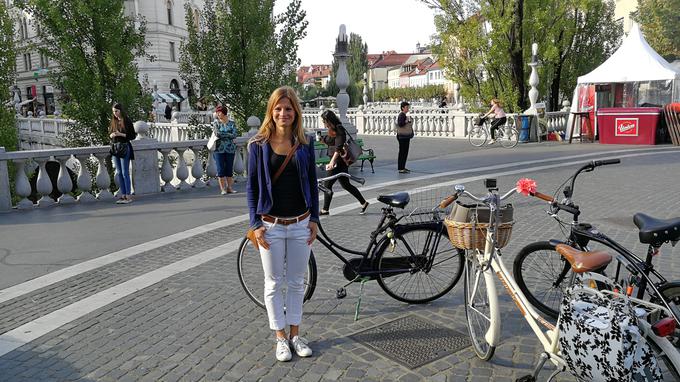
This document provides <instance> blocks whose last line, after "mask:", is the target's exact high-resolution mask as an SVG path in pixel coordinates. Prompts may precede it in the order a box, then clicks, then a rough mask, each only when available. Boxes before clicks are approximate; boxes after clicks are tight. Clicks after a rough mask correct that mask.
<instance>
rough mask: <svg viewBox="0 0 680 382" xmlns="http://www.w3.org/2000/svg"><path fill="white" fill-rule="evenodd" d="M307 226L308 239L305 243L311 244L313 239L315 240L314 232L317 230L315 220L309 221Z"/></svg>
mask: <svg viewBox="0 0 680 382" xmlns="http://www.w3.org/2000/svg"><path fill="white" fill-rule="evenodd" d="M307 227H309V239H308V240H307V245H312V243H313V242H314V240H316V233H317V232H318V231H319V226H318V225H317V224H316V222H313V221H310V222H309V225H307Z"/></svg>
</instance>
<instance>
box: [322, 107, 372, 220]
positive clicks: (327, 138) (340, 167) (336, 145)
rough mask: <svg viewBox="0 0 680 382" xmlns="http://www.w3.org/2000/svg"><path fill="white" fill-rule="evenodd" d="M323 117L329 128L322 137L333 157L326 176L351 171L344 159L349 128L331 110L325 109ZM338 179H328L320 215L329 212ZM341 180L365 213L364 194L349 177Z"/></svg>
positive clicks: (361, 212)
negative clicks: (334, 185) (346, 128)
mask: <svg viewBox="0 0 680 382" xmlns="http://www.w3.org/2000/svg"><path fill="white" fill-rule="evenodd" d="M321 119H322V120H323V124H324V126H325V127H326V129H328V134H327V135H324V136H323V138H322V139H323V142H324V143H325V144H326V145H327V146H328V156H330V157H331V160H330V162H328V164H327V165H326V176H332V175H336V174H340V173H347V172H349V166H348V165H347V163H345V161H344V160H343V159H342V155H343V148H344V145H345V142H346V141H347V130H345V128H344V127H343V126H342V122H340V119H339V118H338V116H337V115H335V113H333V111H331V110H325V111H324V112H323V113H321ZM336 180H338V179H333V180H329V181H326V184H325V186H326V188H327V189H328V190H329V192H324V195H323V208H322V209H321V210H320V211H319V215H328V214H329V209H330V207H331V200H332V199H333V184H335V181H336ZM339 181H340V186H342V188H344V189H345V190H346V191H347V192H349V193H350V194H352V196H354V197H355V198H356V200H357V201H358V202H359V204H361V210H360V211H359V214H360V215H363V214H365V213H366V209H367V208H368V202H367V201H366V199H364V197H363V195H361V192H360V191H359V190H358V189H357V188H356V187H354V185H353V184H352V183H350V181H349V179H347V178H344V177H342V178H340V179H339Z"/></svg>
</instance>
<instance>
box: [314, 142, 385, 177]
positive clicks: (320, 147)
mask: <svg viewBox="0 0 680 382" xmlns="http://www.w3.org/2000/svg"><path fill="white" fill-rule="evenodd" d="M356 142H357V144H358V145H359V147H361V155H359V158H357V162H358V161H361V171H364V162H366V161H368V162H369V163H370V164H371V172H372V173H374V174H375V169H373V161H374V160H375V158H376V156H375V152H374V151H373V149H365V148H364V140H363V139H361V138H358V139H357V140H356ZM314 151H316V153H317V155H316V165H317V166H320V165H327V164H328V163H329V162H330V161H331V158H330V157H329V156H328V146H326V144H325V143H323V142H319V141H316V142H314Z"/></svg>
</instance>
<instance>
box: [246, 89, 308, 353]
mask: <svg viewBox="0 0 680 382" xmlns="http://www.w3.org/2000/svg"><path fill="white" fill-rule="evenodd" d="M248 150H249V154H248V159H249V160H248V184H247V187H246V190H247V200H248V209H249V212H250V228H251V229H253V230H254V231H255V238H256V241H257V244H258V246H259V250H260V257H261V260H262V268H263V270H264V278H265V279H264V300H265V305H266V307H267V316H268V318H269V328H270V329H272V330H274V331H275V333H276V359H277V360H279V361H289V360H290V359H291V357H292V354H291V350H290V348H291V347H293V350H294V351H295V353H296V354H297V355H298V356H300V357H309V356H311V355H312V350H311V349H310V348H309V346H307V344H306V342H305V341H304V340H303V339H301V338H300V337H299V331H300V323H301V321H302V301H303V294H304V279H305V271H306V269H307V262H308V261H309V253H310V249H311V245H312V242H314V240H315V239H316V233H317V230H318V227H317V223H318V221H319V191H318V188H317V184H316V166H315V163H314V162H315V160H314V142H313V140H312V139H310V138H309V137H306V136H305V133H304V130H303V128H302V111H301V108H300V101H299V100H298V97H297V94H295V90H293V88H291V87H288V86H284V87H280V88H278V89H276V90H275V91H274V92H273V93H272V95H271V96H270V97H269V101H268V102H267V112H266V114H265V118H264V122H263V123H262V126H261V127H260V130H259V131H258V132H257V134H256V135H255V136H254V137H253V138H252V139H251V140H250V142H249V144H248ZM284 275H285V276H284ZM284 287H287V293H286V297H285V301H284V296H283V293H282V290H283V289H284ZM284 306H285V310H284ZM286 326H290V332H289V336H286Z"/></svg>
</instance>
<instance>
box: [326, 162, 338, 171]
mask: <svg viewBox="0 0 680 382" xmlns="http://www.w3.org/2000/svg"><path fill="white" fill-rule="evenodd" d="M335 166H336V164H335V163H333V162H330V163H328V164H327V165H326V171H331V170H332V169H334V168H335Z"/></svg>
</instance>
